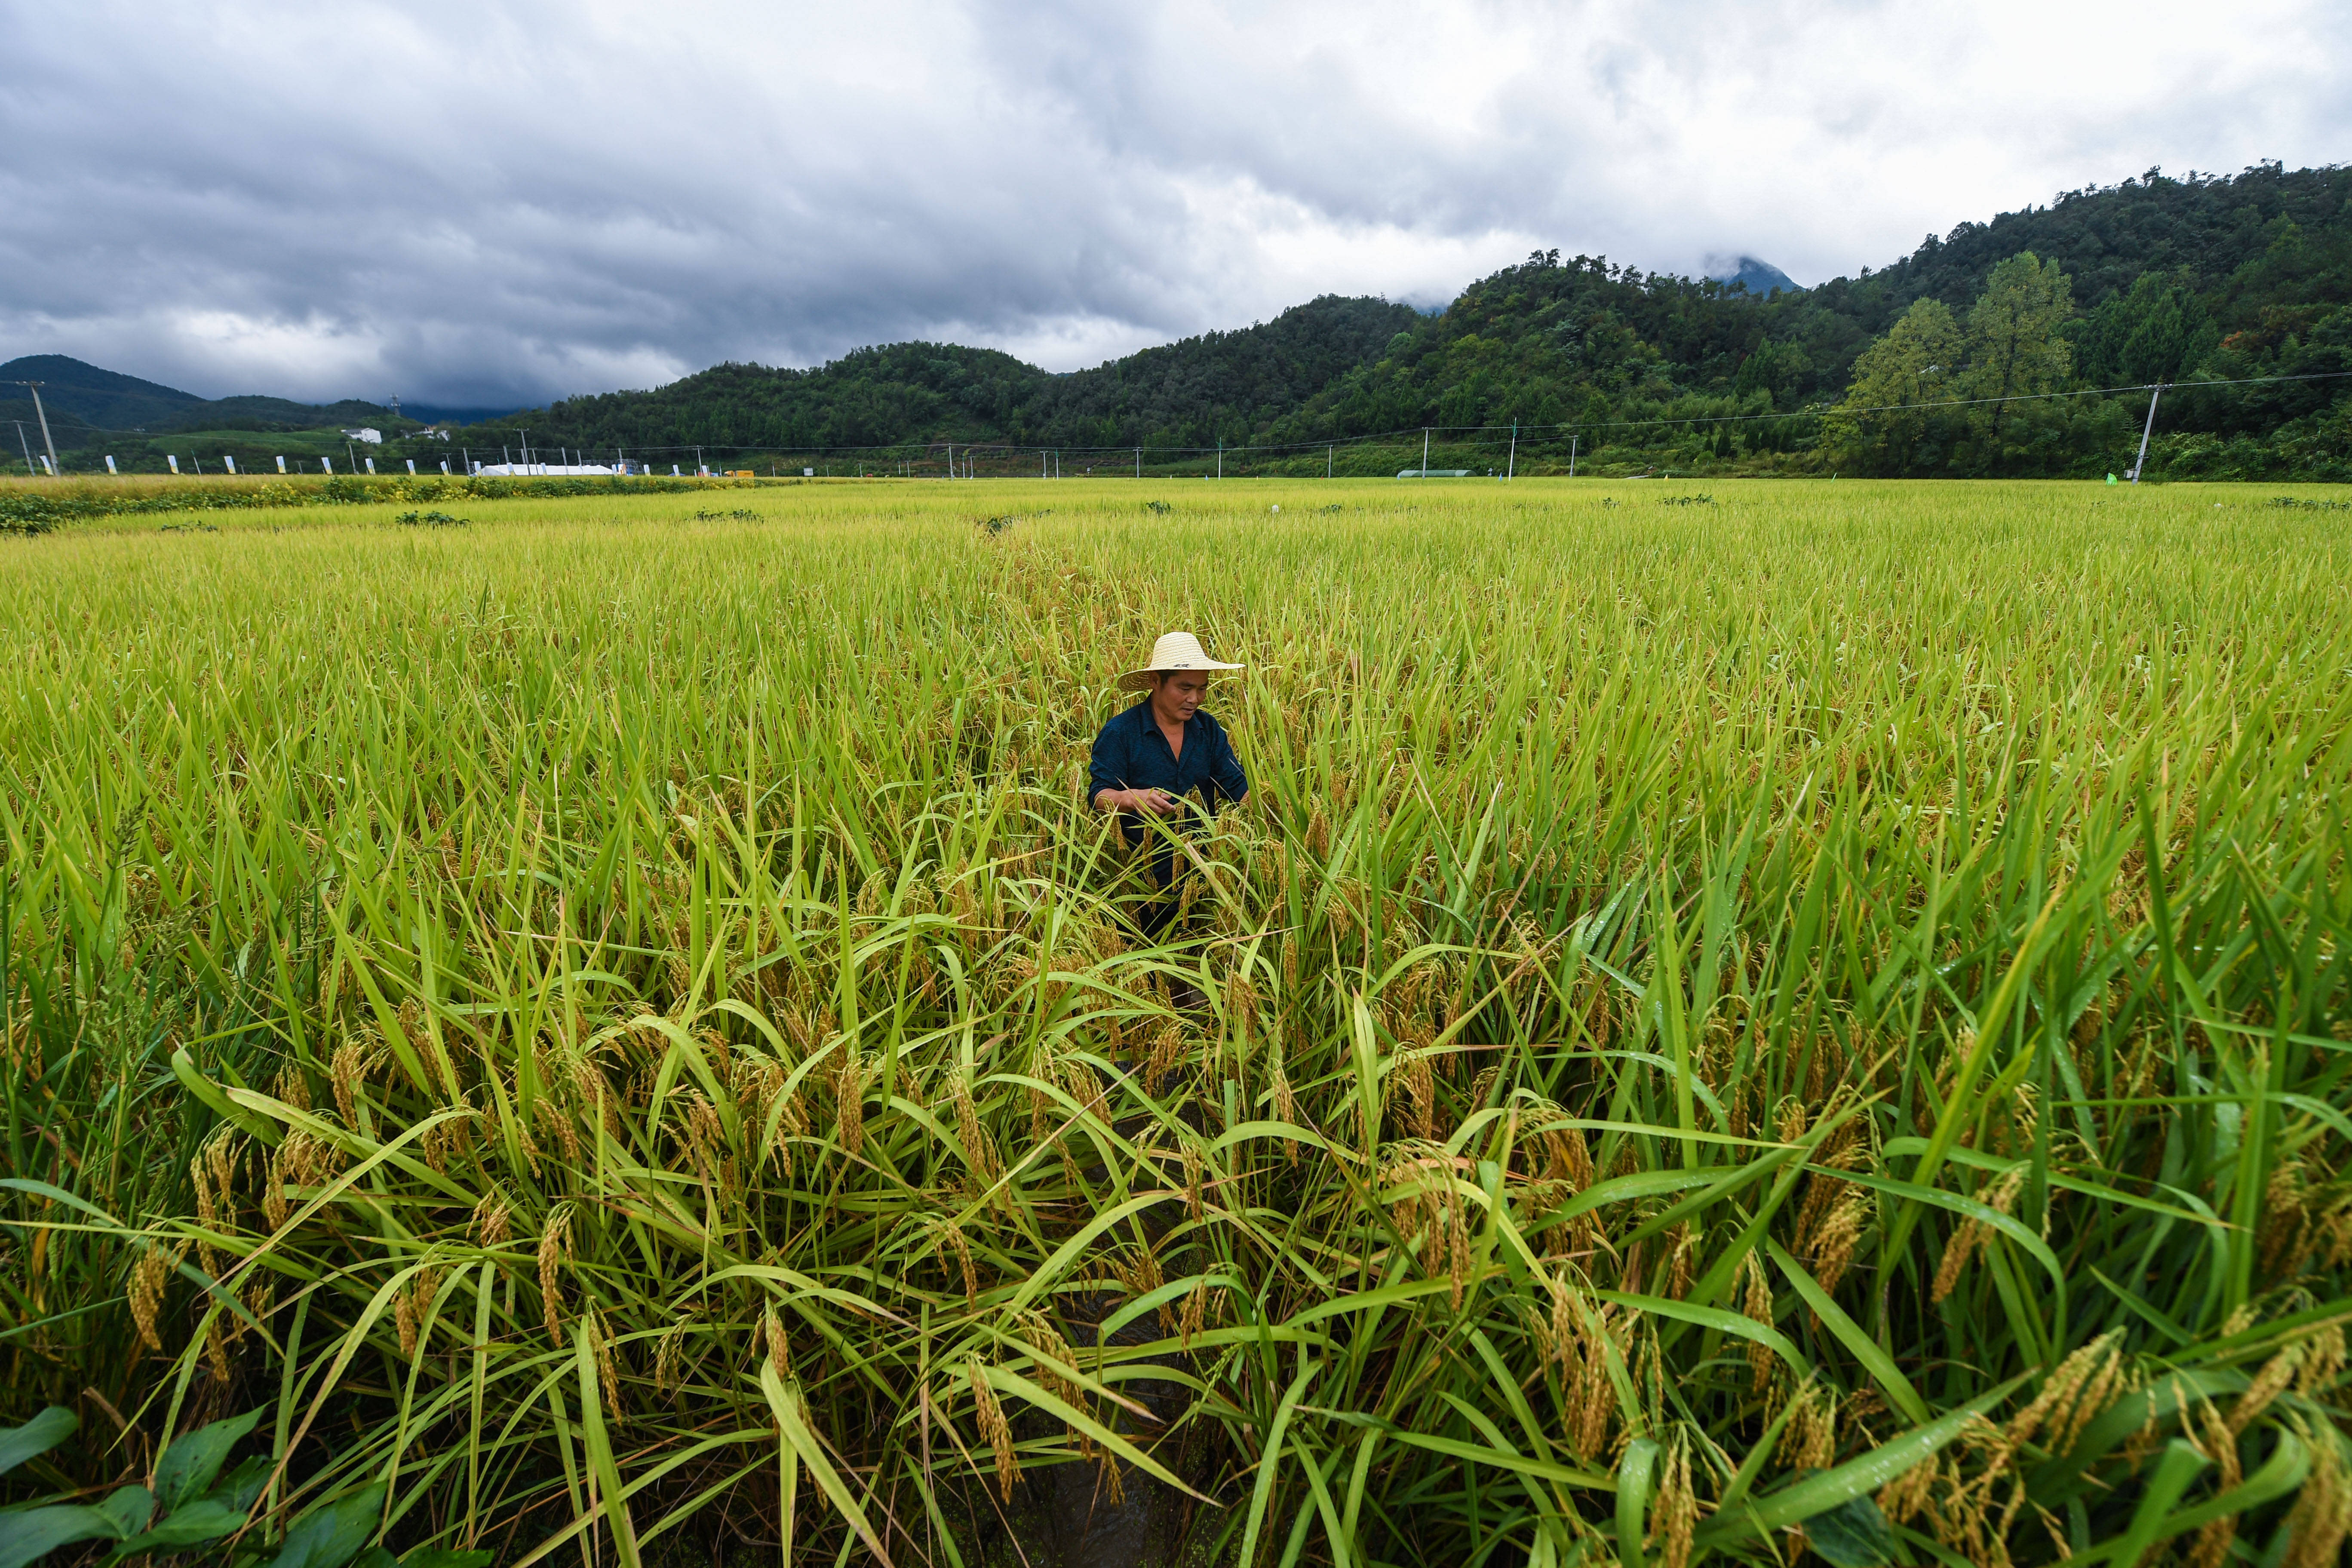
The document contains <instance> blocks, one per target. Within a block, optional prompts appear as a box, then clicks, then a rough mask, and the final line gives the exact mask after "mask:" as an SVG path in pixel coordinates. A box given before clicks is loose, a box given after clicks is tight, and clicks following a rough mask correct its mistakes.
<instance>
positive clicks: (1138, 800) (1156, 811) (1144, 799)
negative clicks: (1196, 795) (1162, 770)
mask: <svg viewBox="0 0 2352 1568" xmlns="http://www.w3.org/2000/svg"><path fill="white" fill-rule="evenodd" d="M1095 804H1096V805H1098V806H1100V807H1102V808H1103V809H1104V810H1106V811H1139V812H1141V813H1143V814H1144V815H1145V816H1175V815H1176V814H1177V813H1178V812H1180V811H1181V810H1183V809H1184V803H1183V802H1182V801H1181V800H1179V799H1177V798H1176V797H1175V796H1174V795H1170V794H1169V793H1168V792H1167V791H1166V790H1164V789H1107V790H1105V791H1103V792H1102V793H1101V794H1100V795H1097V796H1095Z"/></svg>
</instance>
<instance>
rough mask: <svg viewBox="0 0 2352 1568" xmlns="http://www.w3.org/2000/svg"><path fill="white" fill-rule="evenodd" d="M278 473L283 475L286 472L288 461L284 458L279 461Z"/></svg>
mask: <svg viewBox="0 0 2352 1568" xmlns="http://www.w3.org/2000/svg"><path fill="white" fill-rule="evenodd" d="M285 471H286V459H285V458H278V472H279V473H281V474H282V473H284V472H285Z"/></svg>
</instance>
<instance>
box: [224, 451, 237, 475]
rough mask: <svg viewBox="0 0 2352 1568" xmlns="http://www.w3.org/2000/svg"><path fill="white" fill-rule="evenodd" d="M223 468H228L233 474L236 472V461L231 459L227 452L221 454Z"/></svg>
mask: <svg viewBox="0 0 2352 1568" xmlns="http://www.w3.org/2000/svg"><path fill="white" fill-rule="evenodd" d="M221 467H223V468H226V469H227V470H228V471H229V472H230V473H232V474H233V473H235V472H236V458H232V457H230V456H229V455H228V454H227V453H226V452H223V453H222V454H221Z"/></svg>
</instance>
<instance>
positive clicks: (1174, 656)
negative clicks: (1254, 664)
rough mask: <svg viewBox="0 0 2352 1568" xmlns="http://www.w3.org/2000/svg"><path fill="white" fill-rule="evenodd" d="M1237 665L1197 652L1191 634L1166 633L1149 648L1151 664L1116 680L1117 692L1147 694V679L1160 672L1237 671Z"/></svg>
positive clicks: (1196, 642) (1198, 645) (1198, 642)
mask: <svg viewBox="0 0 2352 1568" xmlns="http://www.w3.org/2000/svg"><path fill="white" fill-rule="evenodd" d="M1241 668H1244V666H1242V665H1238V664H1226V663H1224V662H1223V661H1222V660H1219V659H1213V658H1210V657H1209V656H1208V655H1207V654H1205V653H1202V651H1201V639H1200V638H1199V637H1194V636H1193V635H1192V633H1191V632H1170V633H1169V634H1168V635H1167V636H1166V637H1161V638H1160V640H1159V641H1158V642H1156V643H1153V644H1152V645H1151V661H1150V663H1148V664H1146V665H1145V666H1144V667H1143V668H1141V669H1130V670H1129V671H1128V672H1127V673H1126V674H1125V675H1122V676H1120V677H1119V678H1118V689H1120V690H1121V691H1149V690H1150V689H1151V678H1152V677H1153V676H1154V675H1157V674H1160V673H1162V672H1172V671H1175V670H1179V669H1241Z"/></svg>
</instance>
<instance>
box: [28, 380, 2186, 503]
mask: <svg viewBox="0 0 2352 1568" xmlns="http://www.w3.org/2000/svg"><path fill="white" fill-rule="evenodd" d="M2164 386H2165V384H2164V383H2163V382H2160V381H2159V382H2158V383H2157V384H2155V385H2154V386H2152V387H2150V388H2149V389H2148V394H2147V424H2146V425H2143V426H2140V432H2139V459H2138V461H2137V462H2135V463H2133V464H2132V483H2134V484H2137V483H2139V471H2140V470H2141V469H2142V468H2146V467H2147V438H2148V437H2150V436H2153V435H2154V434H2156V400H2157V399H2158V398H2159V397H2162V396H2163V395H2164ZM47 433H48V432H47V427H46V426H45V427H44V428H43V430H42V434H43V435H47Z"/></svg>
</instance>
